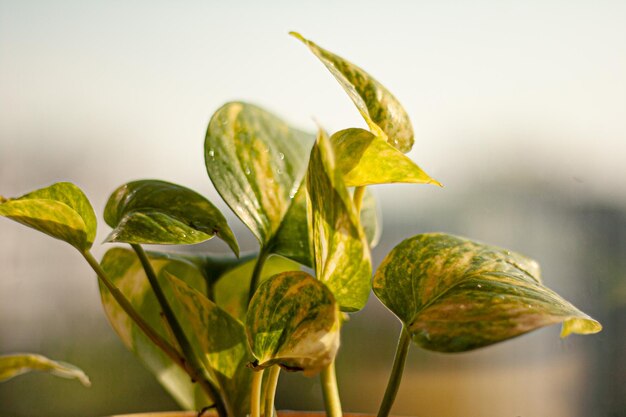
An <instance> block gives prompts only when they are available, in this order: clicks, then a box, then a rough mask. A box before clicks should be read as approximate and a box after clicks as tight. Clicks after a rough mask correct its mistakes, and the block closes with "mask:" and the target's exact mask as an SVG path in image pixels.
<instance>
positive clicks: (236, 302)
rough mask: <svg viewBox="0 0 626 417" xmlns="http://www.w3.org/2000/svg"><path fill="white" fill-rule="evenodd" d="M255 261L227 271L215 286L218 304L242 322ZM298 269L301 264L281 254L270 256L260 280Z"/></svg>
mask: <svg viewBox="0 0 626 417" xmlns="http://www.w3.org/2000/svg"><path fill="white" fill-rule="evenodd" d="M255 263H256V259H254V260H251V261H248V262H246V263H244V264H242V265H239V266H237V267H236V268H233V269H231V270H229V271H227V272H225V273H224V274H222V275H221V276H220V277H219V280H218V281H217V282H216V283H215V285H214V287H213V294H214V297H215V302H216V303H217V305H219V306H220V307H221V308H222V309H224V310H225V311H226V312H228V313H229V314H230V315H231V316H233V317H235V318H237V319H238V320H240V321H242V322H243V321H244V320H245V318H246V311H247V310H248V291H249V289H250V279H251V278H252V271H253V270H254V265H255ZM298 270H300V265H298V264H297V263H295V262H293V261H290V260H288V259H285V258H282V257H280V256H270V257H269V258H268V259H267V260H266V261H265V266H264V267H263V272H261V277H260V280H259V282H263V281H265V280H266V279H268V278H269V277H271V276H273V275H276V274H279V273H281V272H286V271H298Z"/></svg>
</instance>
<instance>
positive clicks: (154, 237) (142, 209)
mask: <svg viewBox="0 0 626 417" xmlns="http://www.w3.org/2000/svg"><path fill="white" fill-rule="evenodd" d="M104 220H105V221H106V222H107V224H108V225H109V226H111V227H112V228H113V231H112V232H111V234H110V235H109V237H108V238H107V241H108V242H125V243H137V244H144V243H147V244H170V245H177V244H192V243H200V242H204V241H205V240H208V239H211V238H212V237H213V236H215V235H217V236H219V237H220V238H221V239H222V240H224V241H225V242H226V243H227V244H228V246H230V248H231V249H232V250H233V252H235V254H237V255H238V254H239V246H238V245H237V240H236V239H235V236H234V235H233V232H232V231H231V229H230V227H229V226H228V223H227V222H226V219H225V218H224V216H223V215H222V213H221V212H220V211H219V210H218V209H217V208H216V207H215V206H214V205H213V204H211V202H210V201H209V200H207V199H206V198H204V197H203V196H201V195H200V194H198V193H196V192H195V191H192V190H190V189H188V188H185V187H182V186H180V185H176V184H171V183H169V182H165V181H160V180H141V181H132V182H129V183H127V184H124V185H122V186H121V187H119V188H118V189H117V190H115V191H114V192H113V194H112V195H111V197H109V201H108V202H107V205H106V208H105V209H104Z"/></svg>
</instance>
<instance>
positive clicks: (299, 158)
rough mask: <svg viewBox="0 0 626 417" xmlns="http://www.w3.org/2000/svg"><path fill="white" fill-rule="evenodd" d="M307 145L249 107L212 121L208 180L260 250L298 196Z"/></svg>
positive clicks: (226, 110) (227, 109) (225, 110)
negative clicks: (251, 235) (253, 237)
mask: <svg viewBox="0 0 626 417" xmlns="http://www.w3.org/2000/svg"><path fill="white" fill-rule="evenodd" d="M312 142H313V137H312V136H311V135H309V134H307V133H303V132H300V131H298V130H296V129H293V128H291V127H289V126H288V125H287V124H286V123H285V122H283V121H282V120H280V119H279V118H278V117H276V116H274V115H273V114H271V113H269V112H267V111H265V110H263V109H261V108H259V107H257V106H254V105H252V104H247V103H240V102H233V103H227V104H225V105H224V106H223V107H221V108H220V109H219V110H217V112H215V114H214V115H213V117H212V118H211V121H210V123H209V127H208V129H207V134H206V140H205V144H204V146H205V162H206V168H207V172H208V174H209V177H210V178H211V181H212V182H213V185H214V186H215V188H216V189H217V191H218V192H219V194H220V195H221V196H222V198H223V199H224V201H226V203H227V204H228V205H229V206H230V208H231V209H232V210H233V211H234V212H235V214H237V216H238V217H239V218H240V219H241V220H242V221H243V222H244V223H245V224H246V226H248V228H249V229H250V230H251V231H252V233H253V234H254V235H255V236H256V237H257V239H258V240H259V242H260V243H261V246H263V247H268V246H270V242H271V241H272V238H273V237H274V235H275V234H276V232H277V231H278V229H279V227H280V225H281V223H282V221H283V218H284V217H285V214H286V213H287V211H288V210H289V207H290V205H291V201H292V199H293V197H294V196H295V194H296V192H297V191H298V188H299V186H300V183H301V182H302V177H303V176H304V172H305V170H306V160H307V155H308V153H309V149H310V148H311V144H312Z"/></svg>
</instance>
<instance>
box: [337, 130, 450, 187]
mask: <svg viewBox="0 0 626 417" xmlns="http://www.w3.org/2000/svg"><path fill="white" fill-rule="evenodd" d="M330 140H331V142H332V144H333V147H334V149H335V156H336V161H337V167H338V168H339V169H340V170H341V172H343V175H344V176H343V180H344V182H345V183H346V186H348V187H360V186H365V185H372V184H388V183H394V182H404V183H418V184H420V183H421V184H435V185H439V186H441V184H440V183H439V182H438V181H436V180H434V179H432V178H431V177H430V176H428V174H426V173H425V172H424V171H423V170H422V169H421V168H420V167H418V166H417V165H416V164H415V163H414V162H413V161H411V159H410V158H408V157H407V156H406V155H404V154H403V153H402V152H400V151H399V150H398V149H396V148H394V147H393V146H391V145H390V144H389V143H387V141H385V140H384V139H383V138H381V137H378V136H375V135H373V134H372V133H370V132H368V131H367V130H363V129H356V128H352V129H345V130H341V131H339V132H337V133H335V134H334V135H333V136H332V137H331V138H330Z"/></svg>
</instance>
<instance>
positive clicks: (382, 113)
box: [0, 33, 601, 417]
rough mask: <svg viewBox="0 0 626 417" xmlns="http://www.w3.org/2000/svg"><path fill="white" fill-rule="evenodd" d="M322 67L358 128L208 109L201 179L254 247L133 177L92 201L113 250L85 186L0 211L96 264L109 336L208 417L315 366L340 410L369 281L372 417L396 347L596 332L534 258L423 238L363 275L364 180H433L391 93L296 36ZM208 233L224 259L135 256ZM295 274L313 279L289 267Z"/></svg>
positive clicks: (196, 201) (370, 214) (174, 192)
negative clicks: (386, 356) (348, 350)
mask: <svg viewBox="0 0 626 417" xmlns="http://www.w3.org/2000/svg"><path fill="white" fill-rule="evenodd" d="M292 35H294V36H295V37H296V38H297V39H299V40H300V41H302V42H303V43H304V45H306V46H307V47H308V48H309V49H310V51H311V52H312V53H313V54H314V55H315V56H316V57H317V58H319V59H320V60H321V62H322V63H323V64H324V66H325V67H326V68H327V69H328V70H329V71H330V72H331V74H332V75H333V76H334V77H335V79H336V80H337V81H338V82H339V84H340V85H341V86H342V87H343V89H344V90H345V91H346V93H347V94H348V96H349V97H350V98H351V99H352V101H353V102H354V104H355V105H356V107H357V109H358V111H359V112H360V113H361V115H362V116H363V118H364V119H365V122H366V123H367V126H368V127H369V130H365V129H359V128H349V129H345V130H341V131H339V132H336V133H334V134H332V135H331V136H330V137H329V136H328V135H327V134H326V133H325V132H324V130H323V129H321V128H320V129H319V130H318V132H317V135H316V136H315V135H312V134H310V133H306V132H302V131H299V130H297V129H294V128H292V127H290V126H289V125H288V124H287V123H285V122H284V121H282V120H281V119H279V118H278V117H277V116H275V115H273V114H272V113H270V112H268V111H266V110H264V109H262V108H260V107H258V106H255V105H252V104H248V103H243V102H231V103H227V104H225V105H224V106H223V107H221V108H220V109H218V110H217V111H216V112H215V114H214V115H213V117H212V118H211V120H210V123H209V125H208V129H207V133H206V140H205V143H204V152H205V161H206V168H207V172H208V174H209V177H210V179H211V181H212V182H213V185H214V186H215V188H216V189H217V191H218V193H219V194H220V195H221V197H222V198H223V199H224V201H225V202H226V204H228V206H229V207H230V208H231V209H232V210H233V212H234V213H235V214H236V215H237V217H239V219H240V220H241V221H242V222H243V223H244V224H245V225H246V226H247V227H248V228H249V229H250V231H251V232H252V233H253V234H254V236H255V237H256V238H257V239H258V241H259V245H260V249H259V251H258V253H254V254H246V255H241V256H240V254H239V247H238V244H237V240H236V238H235V236H234V234H233V232H232V230H231V229H230V227H229V225H228V223H227V221H226V219H225V217H224V216H223V215H222V213H220V211H219V210H218V209H217V208H216V207H215V206H214V205H213V204H212V203H211V202H209V201H208V200H207V199H206V198H204V197H203V196H201V195H200V194H198V193H196V192H194V191H192V190H190V189H187V188H185V187H182V186H180V185H176V184H171V183H168V182H164V181H159V180H141V181H132V182H129V183H127V184H124V185H122V186H121V187H119V188H118V189H117V190H115V191H114V192H113V194H112V195H111V197H110V198H109V200H108V202H107V204H106V207H105V209H104V220H105V221H106V223H107V224H108V225H109V226H110V227H111V228H112V231H111V233H110V234H109V235H108V237H107V238H106V240H105V241H106V242H109V243H125V244H129V245H130V249H128V248H125V247H114V248H112V249H110V250H109V251H108V252H107V253H106V254H105V255H104V257H103V259H102V260H101V261H100V262H98V261H97V260H96V259H95V258H94V257H93V256H92V254H91V252H90V250H91V247H92V245H93V242H94V240H95V237H96V216H95V214H94V211H93V209H92V206H91V205H90V203H89V201H88V199H87V198H86V196H85V195H84V194H83V192H82V191H81V190H80V189H79V188H78V187H76V186H75V185H73V184H70V183H57V184H53V185H51V186H49V187H47V188H43V189H40V190H37V191H34V192H31V193H29V194H26V195H24V196H22V197H19V198H15V199H8V200H7V199H2V200H1V204H0V214H1V215H3V216H5V217H8V218H10V219H13V220H15V221H18V222H20V223H23V224H25V225H27V226H30V227H32V228H35V229H37V230H39V231H41V232H44V233H46V234H48V235H50V236H52V237H55V238H58V239H61V240H63V241H65V242H67V243H69V244H70V245H72V246H73V247H74V248H75V249H77V250H78V252H79V253H80V254H81V255H82V256H83V257H84V258H85V260H86V261H87V262H88V263H89V265H91V267H92V268H93V269H94V270H95V272H96V274H97V276H98V278H99V282H100V289H101V296H102V302H103V305H104V309H105V311H106V314H107V316H108V318H109V321H110V322H111V324H112V326H113V328H114V329H115V330H116V332H117V333H118V335H119V336H120V338H121V339H122V341H123V342H124V344H125V345H126V346H127V347H128V348H129V349H130V350H132V351H133V352H135V353H136V354H137V355H138V356H139V357H140V358H141V359H142V360H143V362H144V363H145V364H146V366H147V367H148V369H150V370H151V371H152V372H153V373H154V374H155V376H156V377H157V379H158V380H159V382H160V383H161V384H163V386H164V387H165V388H166V389H167V390H168V391H169V392H170V393H171V394H172V395H173V397H174V398H175V399H176V400H177V401H178V402H179V403H180V405H181V406H182V407H184V408H187V409H196V410H200V409H204V408H206V407H211V408H214V409H215V410H216V412H217V414H218V415H219V417H245V416H247V415H251V416H252V417H259V416H260V415H261V414H264V415H265V416H270V415H272V414H273V412H274V397H275V390H276V385H277V381H278V377H279V373H280V371H281V370H286V371H301V372H303V373H304V374H305V375H315V374H320V378H321V386H322V390H323V397H324V402H325V407H326V412H327V414H328V415H329V416H332V417H338V416H341V413H342V411H341V405H340V398H339V393H338V390H337V383H336V377H335V356H336V354H337V350H338V348H339V339H340V337H339V336H340V332H341V328H342V326H343V325H344V322H345V320H344V318H345V317H347V316H348V315H350V314H353V313H355V312H357V311H359V310H361V309H362V308H363V307H364V306H365V304H366V302H367V300H368V297H369V296H370V292H371V290H372V288H373V292H374V294H375V295H376V296H377V297H378V298H379V300H380V301H381V302H382V303H383V304H384V305H385V306H387V308H388V309H389V310H391V312H393V313H394V314H395V315H396V316H397V318H398V319H399V320H400V321H401V322H402V330H401V333H400V337H399V342H398V349H397V353H396V355H395V359H394V362H393V366H392V369H391V372H390V377H389V383H388V386H387V389H386V392H385V393H384V396H383V400H382V404H381V406H380V410H379V413H378V415H379V416H380V417H386V416H387V415H388V414H389V412H390V410H391V407H392V404H393V401H394V398H395V395H396V392H397V390H398V386H399V384H400V380H401V376H402V370H403V367H404V362H405V359H406V355H407V352H408V349H409V345H410V342H411V341H413V342H414V344H416V345H418V346H419V347H421V348H423V349H428V350H432V351H438V352H465V351H469V350H472V349H476V348H480V347H483V346H487V345H491V344H494V343H498V342H501V341H504V340H506V339H510V338H512V337H515V336H518V335H521V334H524V333H527V332H529V331H531V330H534V329H537V328H540V327H543V326H546V325H550V324H554V323H561V324H562V332H561V335H562V336H563V337H565V336H567V335H569V334H570V333H580V334H588V333H595V332H598V331H600V329H601V325H600V324H599V323H598V322H597V321H596V320H594V319H592V318H591V317H589V316H588V315H586V314H585V313H583V312H581V311H580V310H578V309H577V308H576V307H574V306H573V305H572V304H570V303H569V302H567V301H565V300H564V299H563V298H561V297H560V296H559V295H558V294H556V293H555V292H554V291H552V290H550V289H549V288H547V287H546V286H544V284H543V283H542V281H541V278H540V273H539V266H538V264H537V262H535V261H534V260H532V259H530V258H527V257H525V256H523V255H520V254H518V253H515V252H511V251H508V250H505V249H501V248H498V247H494V246H489V245H485V244H483V243H479V242H475V241H472V240H468V239H466V238H462V237H457V236H452V235H447V234H442V233H425V234H419V235H416V236H413V237H409V238H407V239H406V240H404V241H403V242H401V243H399V244H398V245H397V246H396V247H395V248H394V249H393V250H392V251H391V252H390V253H389V254H388V255H387V257H386V258H385V259H384V261H383V262H382V264H381V265H380V266H379V267H378V269H377V270H376V271H375V273H374V274H373V278H372V264H371V258H370V250H371V248H372V247H373V246H374V245H375V244H376V243H377V241H378V239H379V236H380V222H379V219H378V218H377V211H376V203H375V200H374V198H373V196H372V195H371V194H370V193H369V192H368V190H367V186H369V185H375V184H386V183H398V182H403V183H416V184H434V185H439V183H438V182H437V181H436V180H434V179H432V178H431V177H430V176H429V175H427V174H426V173H425V172H424V171H423V170H422V169H421V168H420V167H419V166H417V165H416V164H415V163H414V162H413V161H412V160H411V159H409V158H408V157H407V156H406V155H405V153H406V152H408V151H409V150H410V149H411V147H412V146H413V128H412V126H411V122H410V121H409V117H408V115H407V113H406V112H405V110H404V109H403V108H402V106H401V105H400V103H399V102H398V100H397V99H396V98H395V97H394V96H393V95H392V94H391V93H390V92H389V91H388V90H387V89H386V88H385V87H383V86H382V85H381V84H380V83H379V82H377V81H376V80H375V79H374V78H372V77H371V76H370V75H369V74H368V73H366V72H365V71H363V70H362V69H360V68H359V67H357V66H355V65H353V64H351V63H350V62H348V61H346V60H345V59H343V58H341V57H339V56H337V55H335V54H333V53H331V52H329V51H327V50H326V49H323V48H321V47H319V46H318V45H316V44H315V43H313V42H311V41H309V40H307V39H305V38H303V37H302V36H301V35H299V34H297V33H292ZM214 236H217V237H219V238H220V239H221V240H223V241H224V242H225V243H226V244H227V245H228V247H229V248H230V249H231V250H232V252H233V253H234V256H220V255H213V254H207V255H205V256H196V255H183V254H180V253H167V252H146V251H144V249H143V247H142V245H144V244H152V245H154V244H159V245H187V244H196V243H200V242H204V241H206V240H208V239H211V238H213V237H214ZM303 267H308V268H310V269H307V270H311V269H312V271H313V274H309V273H308V272H305V270H303Z"/></svg>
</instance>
